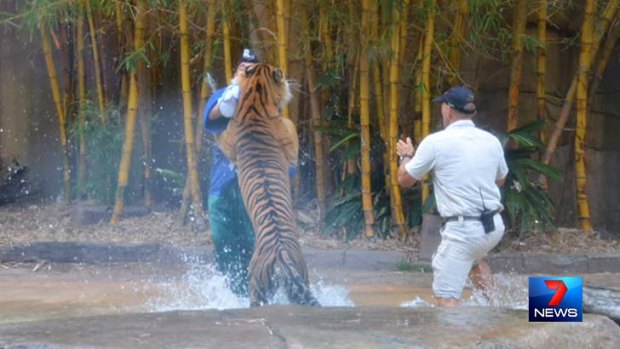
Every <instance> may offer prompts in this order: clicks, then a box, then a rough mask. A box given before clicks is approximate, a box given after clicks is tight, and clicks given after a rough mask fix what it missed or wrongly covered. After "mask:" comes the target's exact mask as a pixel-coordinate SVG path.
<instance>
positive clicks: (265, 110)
mask: <svg viewBox="0 0 620 349" xmlns="http://www.w3.org/2000/svg"><path fill="white" fill-rule="evenodd" d="M235 80H236V82H237V83H238V84H239V87H240V90H241V93H240V96H239V104H240V105H239V107H238V109H237V113H236V115H237V116H239V117H246V116H244V115H247V113H245V112H247V111H248V110H249V109H248V107H251V106H253V107H254V109H253V110H256V111H258V113H257V114H260V115H259V116H264V117H276V116H280V110H281V109H282V108H283V107H284V106H285V105H286V104H287V103H288V102H289V101H290V100H291V98H292V94H291V90H290V87H289V84H288V81H286V79H285V77H284V72H283V71H282V69H280V68H277V67H274V66H271V65H268V64H264V63H256V64H248V65H247V66H246V67H245V70H242V71H241V72H239V74H237V75H236V77H235ZM257 107H258V108H257ZM254 117H257V116H256V115H255V116H254Z"/></svg>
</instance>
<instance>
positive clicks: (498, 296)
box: [400, 273, 528, 310]
mask: <svg viewBox="0 0 620 349" xmlns="http://www.w3.org/2000/svg"><path fill="white" fill-rule="evenodd" d="M493 279H494V281H495V289H494V290H493V292H492V294H491V300H489V299H487V297H486V296H485V295H484V294H483V293H482V291H480V290H478V289H475V288H473V285H472V284H471V281H469V280H468V282H467V284H466V285H465V287H468V288H470V289H472V293H471V296H470V297H469V298H467V299H464V300H463V303H462V304H463V305H464V306H476V307H479V306H485V307H496V308H506V309H519V310H527V308H528V297H527V293H528V288H527V277H526V276H523V275H518V274H505V273H498V274H494V275H493ZM400 306H401V307H404V308H408V307H428V306H430V307H434V306H435V305H434V304H432V303H429V302H427V301H425V300H424V299H422V298H420V297H416V298H415V299H413V300H411V301H407V302H403V303H401V305H400Z"/></svg>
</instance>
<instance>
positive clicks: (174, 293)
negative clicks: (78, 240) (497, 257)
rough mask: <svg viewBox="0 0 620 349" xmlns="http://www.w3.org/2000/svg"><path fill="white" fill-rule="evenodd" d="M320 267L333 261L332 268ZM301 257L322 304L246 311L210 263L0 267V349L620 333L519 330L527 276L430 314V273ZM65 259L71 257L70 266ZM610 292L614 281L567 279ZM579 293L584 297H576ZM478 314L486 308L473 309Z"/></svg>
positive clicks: (562, 338)
mask: <svg viewBox="0 0 620 349" xmlns="http://www.w3.org/2000/svg"><path fill="white" fill-rule="evenodd" d="M330 256H332V257H331V259H330ZM333 256H334V254H333V253H331V252H323V251H315V252H314V253H309V254H308V258H307V259H308V263H309V265H310V268H309V269H310V278H311V283H312V287H313V291H314V292H315V294H316V295H317V298H318V299H319V301H320V302H321V303H322V304H324V305H326V307H324V308H321V309H309V308H304V307H298V306H291V305H275V306H269V307H266V308H262V309H247V300H246V299H240V298H237V297H236V296H234V295H233V294H231V293H230V292H228V291H227V289H226V287H225V280H224V279H223V278H222V277H221V276H218V275H216V274H215V273H214V271H213V268H212V265H211V263H210V261H211V260H210V259H208V258H207V259H204V258H189V259H185V261H184V262H183V263H172V264H162V263H150V262H126V261H125V262H123V263H109V262H108V263H102V262H99V263H98V264H78V263H55V262H47V261H42V260H40V259H39V260H38V261H37V259H36V258H35V259H33V260H34V261H33V262H28V263H25V262H3V263H0V290H1V293H0V295H1V296H0V348H2V349H4V348H77V347H80V348H83V347H97V348H111V347H113V348H135V347H140V348H212V347H217V346H219V347H221V348H388V347H389V348H401V347H403V348H405V347H406V348H415V347H421V348H442V347H501V348H504V347H506V348H509V347H510V348H512V347H515V348H520V347H523V348H526V347H527V348H532V347H541V348H542V347H552V348H554V347H567V348H572V347H588V348H611V347H614V345H617V343H620V327H619V326H618V325H617V324H616V323H614V322H613V321H611V320H609V319H608V318H607V317H604V316H599V315H592V314H585V315H584V322H583V323H546V324H543V323H529V322H528V320H527V312H526V311H524V310H523V309H526V307H527V276H528V275H525V274H516V273H498V274H496V283H497V288H498V293H497V301H496V303H495V304H493V306H488V305H486V303H485V302H483V301H481V300H480V299H479V297H476V295H472V294H471V292H470V291H469V290H466V292H465V298H466V301H465V305H464V306H463V307H461V308H460V309H453V310H446V309H438V308H435V307H432V306H431V304H432V296H431V287H430V286H431V282H432V274H431V273H424V272H405V271H397V270H396V267H395V264H394V263H393V262H391V261H392V260H393V258H394V256H392V255H389V254H381V253H377V252H376V251H371V253H368V254H363V253H361V252H357V251H356V252H354V253H350V252H349V253H342V254H341V255H337V257H336V258H334V257H333ZM69 259H70V258H69ZM568 275H582V276H583V277H584V284H585V285H587V286H593V287H605V288H607V289H612V290H620V274H618V273H609V272H605V273H588V274H582V273H575V274H568ZM584 294H585V293H584ZM481 305H485V306H481Z"/></svg>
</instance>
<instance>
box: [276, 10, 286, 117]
mask: <svg viewBox="0 0 620 349" xmlns="http://www.w3.org/2000/svg"><path fill="white" fill-rule="evenodd" d="M285 11H286V8H285V5H284V0H276V22H277V25H278V65H279V66H280V69H282V72H284V76H288V60H287V57H286V50H287V47H286V46H287V45H286V40H287V37H286V26H285V22H284V17H285V16H287V14H286V13H285ZM282 116H284V117H285V118H288V117H289V112H288V107H287V106H285V107H284V109H283V110H282Z"/></svg>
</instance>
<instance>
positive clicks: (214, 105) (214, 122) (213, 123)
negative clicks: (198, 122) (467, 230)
mask: <svg viewBox="0 0 620 349" xmlns="http://www.w3.org/2000/svg"><path fill="white" fill-rule="evenodd" d="M225 90H226V89H224V88H223V89H219V90H216V91H214V92H213V94H212V95H211V97H210V98H209V100H208V101H207V106H206V107H205V111H204V115H203V118H204V129H205V131H206V132H208V133H211V134H218V133H220V132H222V131H223V130H224V129H225V128H226V125H227V124H228V121H229V120H230V119H228V118H225V117H222V115H221V114H220V111H219V108H218V104H219V103H218V100H219V99H220V97H222V94H223V93H224V91H225Z"/></svg>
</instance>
